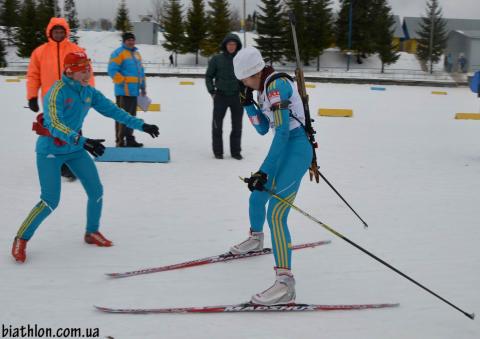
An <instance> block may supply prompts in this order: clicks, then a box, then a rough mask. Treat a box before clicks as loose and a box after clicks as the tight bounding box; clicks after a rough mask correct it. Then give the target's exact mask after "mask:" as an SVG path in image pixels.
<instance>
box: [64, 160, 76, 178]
mask: <svg viewBox="0 0 480 339" xmlns="http://www.w3.org/2000/svg"><path fill="white" fill-rule="evenodd" d="M62 177H64V178H65V179H67V180H68V181H75V180H76V179H77V177H76V176H75V174H73V173H72V171H71V170H70V168H68V166H67V165H65V164H63V165H62Z"/></svg>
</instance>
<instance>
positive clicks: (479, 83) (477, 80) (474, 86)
mask: <svg viewBox="0 0 480 339" xmlns="http://www.w3.org/2000/svg"><path fill="white" fill-rule="evenodd" d="M479 87H480V71H478V72H477V73H475V74H474V75H473V77H472V80H471V81H470V89H471V90H472V92H473V93H478V91H479Z"/></svg>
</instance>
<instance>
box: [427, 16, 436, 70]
mask: <svg viewBox="0 0 480 339" xmlns="http://www.w3.org/2000/svg"><path fill="white" fill-rule="evenodd" d="M430 21H431V23H430V43H429V45H428V58H429V60H430V74H432V73H433V60H432V54H433V35H434V30H435V12H433V11H432V12H431V13H430Z"/></svg>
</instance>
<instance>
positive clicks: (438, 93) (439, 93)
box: [432, 91, 448, 95]
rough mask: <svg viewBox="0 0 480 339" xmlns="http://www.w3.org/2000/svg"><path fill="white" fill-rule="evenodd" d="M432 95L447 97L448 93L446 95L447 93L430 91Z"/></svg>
mask: <svg viewBox="0 0 480 339" xmlns="http://www.w3.org/2000/svg"><path fill="white" fill-rule="evenodd" d="M432 94H436V95H447V94H448V93H447V92H443V91H432Z"/></svg>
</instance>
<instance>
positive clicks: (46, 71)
mask: <svg viewBox="0 0 480 339" xmlns="http://www.w3.org/2000/svg"><path fill="white" fill-rule="evenodd" d="M46 34H47V38H48V42H46V43H44V44H42V45H41V46H39V47H37V48H36V49H35V50H34V51H33V53H32V55H31V56H30V64H29V65H28V72H27V100H28V107H29V108H30V109H31V110H32V111H33V112H38V111H39V110H40V107H39V106H38V91H39V89H41V99H42V100H41V101H42V102H43V97H44V96H45V94H47V92H48V90H49V89H50V87H52V85H53V84H54V83H55V81H57V80H60V79H61V78H62V74H63V60H64V59H65V56H66V55H67V54H68V53H72V52H79V51H84V50H83V48H81V47H79V46H78V45H77V44H74V43H73V42H71V41H70V40H69V36H70V26H69V25H68V23H67V21H66V20H65V19H64V18H51V19H50V22H49V24H48V26H47V29H46ZM90 85H91V86H92V87H93V86H94V85H95V81H94V79H93V71H92V77H91V78H90ZM62 176H64V177H66V178H68V179H70V180H75V179H76V178H75V175H74V174H73V173H72V171H71V170H70V169H69V168H68V167H67V166H66V165H64V166H63V167H62Z"/></svg>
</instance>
